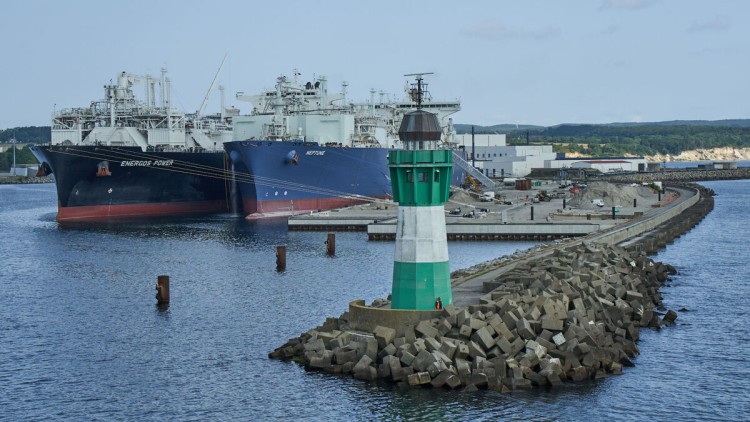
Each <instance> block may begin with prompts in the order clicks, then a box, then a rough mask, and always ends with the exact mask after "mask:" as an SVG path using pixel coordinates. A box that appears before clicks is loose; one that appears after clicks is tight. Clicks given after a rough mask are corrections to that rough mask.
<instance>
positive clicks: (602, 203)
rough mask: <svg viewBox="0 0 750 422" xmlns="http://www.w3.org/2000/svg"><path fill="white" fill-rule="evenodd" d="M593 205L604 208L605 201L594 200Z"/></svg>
mask: <svg viewBox="0 0 750 422" xmlns="http://www.w3.org/2000/svg"><path fill="white" fill-rule="evenodd" d="M591 203H592V204H594V205H596V206H597V207H603V206H604V201H602V200H601V199H592V200H591Z"/></svg>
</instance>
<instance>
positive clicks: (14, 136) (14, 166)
mask: <svg viewBox="0 0 750 422" xmlns="http://www.w3.org/2000/svg"><path fill="white" fill-rule="evenodd" d="M10 142H11V144H13V175H14V176H15V175H16V135H15V134H13V138H12V139H11V140H10Z"/></svg>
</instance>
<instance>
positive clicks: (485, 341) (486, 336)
mask: <svg viewBox="0 0 750 422" xmlns="http://www.w3.org/2000/svg"><path fill="white" fill-rule="evenodd" d="M471 340H472V342H475V343H477V344H479V345H480V346H482V348H483V349H484V350H490V349H491V348H492V347H493V346H494V345H495V340H494V339H493V338H492V334H490V333H489V330H488V329H487V327H486V326H485V327H482V328H480V329H479V330H477V331H476V332H475V333H474V334H473V335H472V336H471Z"/></svg>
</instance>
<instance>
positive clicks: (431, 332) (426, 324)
mask: <svg viewBox="0 0 750 422" xmlns="http://www.w3.org/2000/svg"><path fill="white" fill-rule="evenodd" d="M414 331H416V332H417V333H419V334H421V335H422V337H433V338H435V337H439V336H440V332H439V331H438V330H437V329H436V328H435V327H433V326H432V324H431V323H430V321H427V320H423V321H419V323H418V324H417V326H416V327H415V328H414Z"/></svg>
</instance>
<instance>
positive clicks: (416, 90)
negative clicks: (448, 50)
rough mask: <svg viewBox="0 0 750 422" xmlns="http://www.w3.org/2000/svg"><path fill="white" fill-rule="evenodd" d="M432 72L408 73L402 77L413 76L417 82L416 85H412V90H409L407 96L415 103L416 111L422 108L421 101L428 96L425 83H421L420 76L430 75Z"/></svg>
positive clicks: (421, 78)
mask: <svg viewBox="0 0 750 422" xmlns="http://www.w3.org/2000/svg"><path fill="white" fill-rule="evenodd" d="M432 74H434V72H423V73H409V74H407V75H404V76H414V77H415V78H414V79H416V80H417V83H415V84H412V88H411V89H410V90H409V96H410V97H411V100H412V101H414V102H416V103H417V109H420V108H422V101H423V100H424V98H425V97H426V96H427V95H428V93H427V83H423V82H422V81H423V80H424V78H423V77H422V76H424V75H432Z"/></svg>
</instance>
